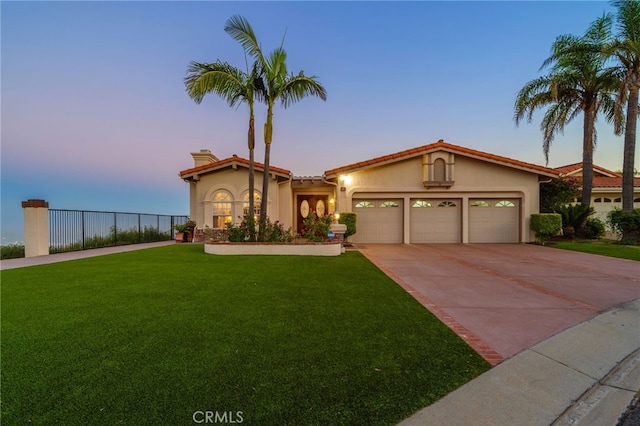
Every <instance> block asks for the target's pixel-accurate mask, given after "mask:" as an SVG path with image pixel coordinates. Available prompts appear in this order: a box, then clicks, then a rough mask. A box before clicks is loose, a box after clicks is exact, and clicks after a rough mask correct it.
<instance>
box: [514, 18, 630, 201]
mask: <svg viewBox="0 0 640 426" xmlns="http://www.w3.org/2000/svg"><path fill="white" fill-rule="evenodd" d="M610 27H611V17H610V16H608V15H606V16H603V17H602V18H599V19H597V20H596V21H594V22H593V23H592V24H591V25H590V26H589V29H588V30H587V32H586V33H585V35H584V36H582V37H577V36H574V35H562V36H558V37H557V38H556V40H555V42H554V43H553V46H552V54H551V56H550V57H549V58H548V59H547V60H545V61H544V63H543V64H542V66H541V67H540V69H541V70H542V69H543V68H545V67H547V66H551V70H550V72H549V74H547V75H545V76H542V77H539V78H537V79H535V80H532V81H530V82H528V83H527V84H525V86H524V87H523V88H522V89H520V91H519V92H518V95H517V96H516V101H515V114H514V119H515V122H516V125H519V124H520V121H521V120H522V119H523V118H524V117H527V121H528V122H529V123H530V122H531V121H532V118H533V113H534V111H535V110H537V109H539V108H543V107H548V109H547V110H546V112H545V114H544V117H543V119H542V122H541V124H540V129H541V130H542V133H543V142H542V150H543V152H544V155H545V159H546V161H547V163H548V162H549V149H550V147H551V143H552V142H553V140H554V137H555V136H556V134H558V133H562V132H563V131H564V128H565V126H566V125H568V124H569V123H570V122H571V121H572V120H573V119H574V118H575V117H576V116H578V115H579V114H580V113H583V115H584V120H583V139H582V195H581V198H580V202H581V204H583V205H587V206H588V205H590V203H591V190H592V186H593V149H594V147H595V144H596V131H595V122H596V118H597V116H598V113H600V112H603V113H604V114H605V116H606V118H607V121H613V117H614V110H615V102H614V100H613V97H612V94H613V93H614V92H615V90H616V88H617V87H618V86H617V85H618V84H619V79H618V78H617V76H616V72H615V70H614V69H612V68H605V67H604V64H605V58H604V56H603V55H602V54H601V52H602V49H603V46H604V45H605V42H606V40H607V38H608V34H609V31H610Z"/></svg>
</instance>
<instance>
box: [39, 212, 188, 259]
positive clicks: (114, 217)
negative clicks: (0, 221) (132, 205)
mask: <svg viewBox="0 0 640 426" xmlns="http://www.w3.org/2000/svg"><path fill="white" fill-rule="evenodd" d="M188 220H189V217H188V216H170V215H161V214H145V213H122V212H101V211H88V210H60V209H49V252H50V253H61V252H67V251H77V250H86V249H92V248H100V247H111V246H119V245H125V244H138V243H150V242H155V241H167V240H171V239H173V238H174V230H173V225H177V224H183V223H185V222H187V221H188Z"/></svg>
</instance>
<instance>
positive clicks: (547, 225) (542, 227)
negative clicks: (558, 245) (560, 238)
mask: <svg viewBox="0 0 640 426" xmlns="http://www.w3.org/2000/svg"><path fill="white" fill-rule="evenodd" d="M531 230H532V231H533V232H535V233H536V241H538V242H540V243H544V241H545V240H548V239H549V238H553V237H555V236H556V235H558V234H559V233H560V231H561V230H562V217H561V216H560V215H559V214H558V213H534V214H532V215H531Z"/></svg>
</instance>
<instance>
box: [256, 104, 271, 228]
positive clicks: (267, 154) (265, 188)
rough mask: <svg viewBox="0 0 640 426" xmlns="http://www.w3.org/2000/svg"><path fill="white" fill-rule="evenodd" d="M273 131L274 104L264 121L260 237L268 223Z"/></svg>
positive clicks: (269, 106) (268, 110) (268, 108)
mask: <svg viewBox="0 0 640 426" xmlns="http://www.w3.org/2000/svg"><path fill="white" fill-rule="evenodd" d="M272 133H273V104H271V103H270V104H269V105H268V107H267V121H266V122H265V123H264V169H263V172H262V203H261V204H260V223H259V225H258V239H259V240H260V241H262V240H263V238H264V230H265V227H266V225H267V204H268V201H267V200H268V196H269V162H270V159H271V139H272Z"/></svg>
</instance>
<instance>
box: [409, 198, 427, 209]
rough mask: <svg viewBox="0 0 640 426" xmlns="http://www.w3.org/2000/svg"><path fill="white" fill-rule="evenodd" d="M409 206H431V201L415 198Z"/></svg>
mask: <svg viewBox="0 0 640 426" xmlns="http://www.w3.org/2000/svg"><path fill="white" fill-rule="evenodd" d="M411 207H414V208H417V209H419V208H426V207H431V203H430V202H428V201H425V200H416V201H415V202H414V203H413V205H412V206H411Z"/></svg>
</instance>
